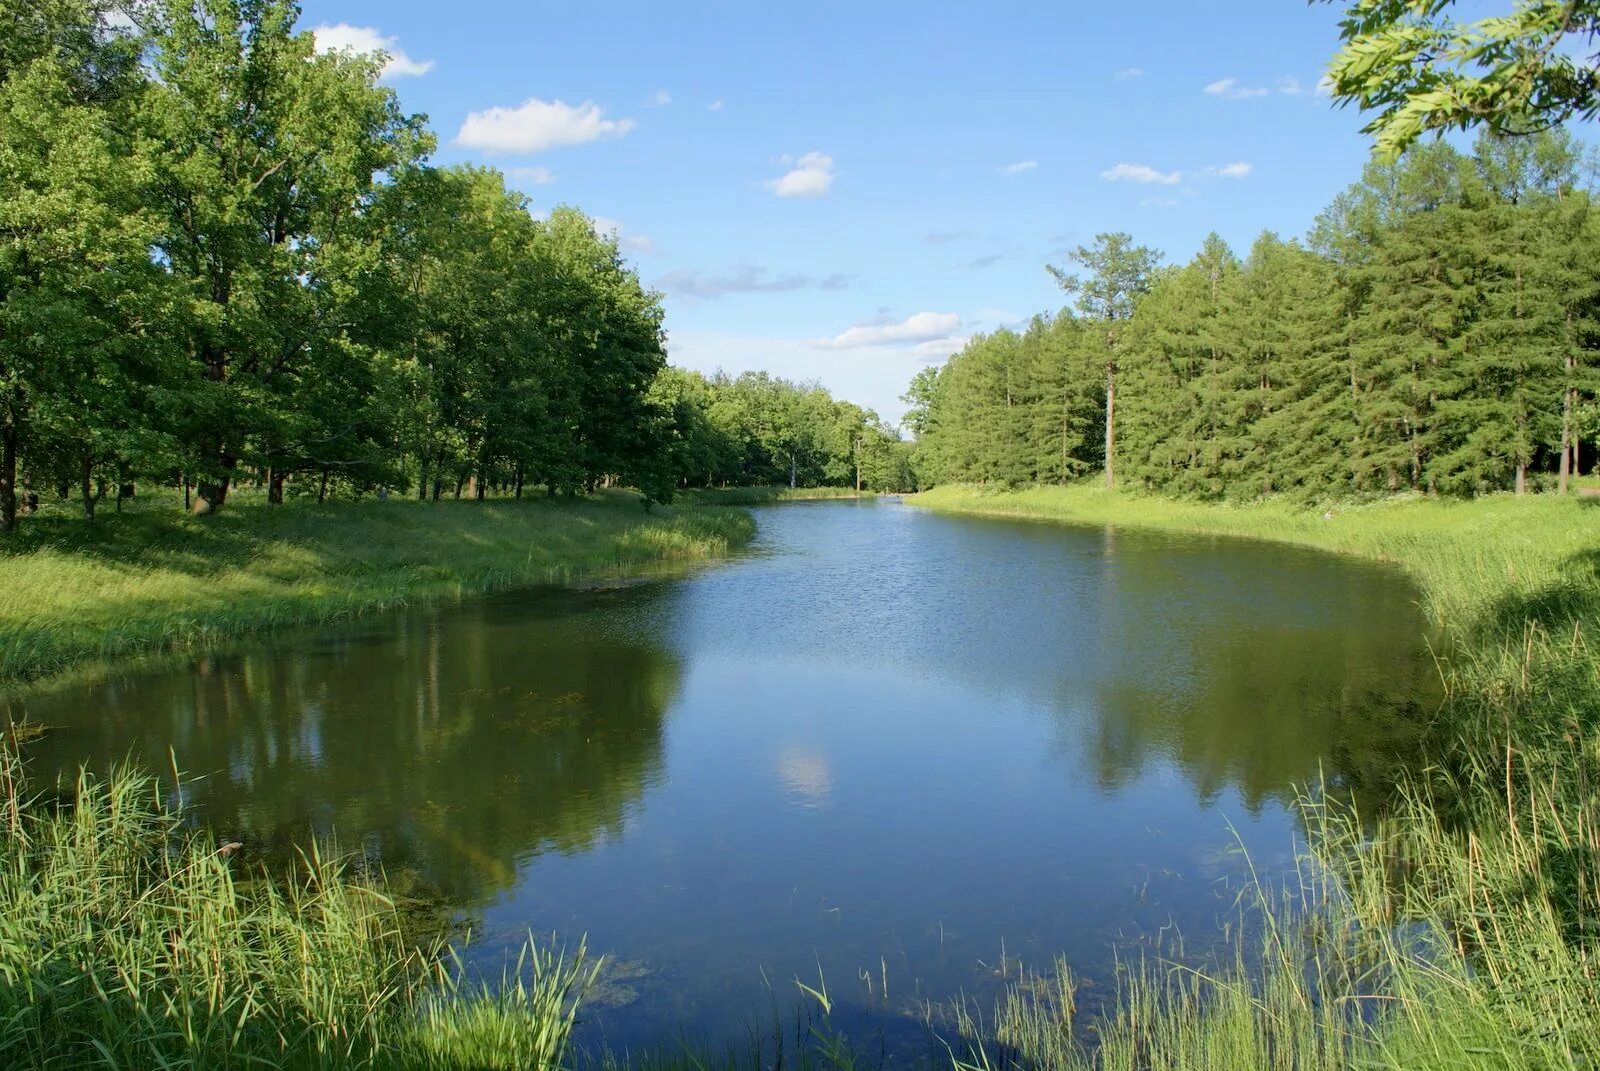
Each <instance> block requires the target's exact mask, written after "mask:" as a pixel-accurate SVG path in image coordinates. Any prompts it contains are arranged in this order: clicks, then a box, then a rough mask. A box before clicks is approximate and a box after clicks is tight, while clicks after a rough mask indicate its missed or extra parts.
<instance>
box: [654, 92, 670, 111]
mask: <svg viewBox="0 0 1600 1071" xmlns="http://www.w3.org/2000/svg"><path fill="white" fill-rule="evenodd" d="M651 100H652V101H654V103H655V106H656V107H657V108H660V107H664V106H666V105H668V104H671V103H672V94H671V93H669V92H668V91H667V90H665V89H658V90H656V95H655V96H654V97H652V98H651Z"/></svg>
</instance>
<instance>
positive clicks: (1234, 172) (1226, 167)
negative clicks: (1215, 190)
mask: <svg viewBox="0 0 1600 1071" xmlns="http://www.w3.org/2000/svg"><path fill="white" fill-rule="evenodd" d="M1253 170H1254V168H1253V167H1252V166H1251V165H1250V164H1248V163H1246V162H1245V161H1243V160H1239V161H1236V162H1234V163H1231V164H1220V165H1217V166H1214V167H1208V168H1206V174H1208V175H1214V176H1216V177H1217V178H1244V177H1245V176H1246V175H1248V174H1250V172H1251V171H1253Z"/></svg>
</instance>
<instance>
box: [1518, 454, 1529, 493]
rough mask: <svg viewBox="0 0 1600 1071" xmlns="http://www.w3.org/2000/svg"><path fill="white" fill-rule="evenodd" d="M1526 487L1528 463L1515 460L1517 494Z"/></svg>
mask: <svg viewBox="0 0 1600 1071" xmlns="http://www.w3.org/2000/svg"><path fill="white" fill-rule="evenodd" d="M1527 489H1528V463H1527V462H1526V461H1518V462H1517V494H1519V495H1520V494H1522V493H1523V492H1524V491H1526V490H1527Z"/></svg>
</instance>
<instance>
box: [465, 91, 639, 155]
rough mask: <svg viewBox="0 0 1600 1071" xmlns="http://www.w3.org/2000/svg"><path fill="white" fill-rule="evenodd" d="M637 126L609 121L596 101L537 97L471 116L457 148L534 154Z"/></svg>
mask: <svg viewBox="0 0 1600 1071" xmlns="http://www.w3.org/2000/svg"><path fill="white" fill-rule="evenodd" d="M634 125H635V124H634V121H633V120H632V119H607V118H606V117H605V111H604V110H603V109H602V108H601V107H600V106H599V105H598V104H595V103H594V102H593V101H587V100H586V101H584V102H583V103H582V104H579V105H571V104H564V103H562V102H561V101H559V100H539V99H538V98H537V97H535V98H532V99H530V100H527V101H524V102H523V103H522V104H520V105H518V106H517V107H515V108H500V107H495V108H486V109H484V110H483V111H481V112H470V113H468V115H467V118H466V119H465V121H463V122H462V124H461V130H460V131H459V132H458V133H457V134H456V144H458V145H465V146H467V147H468V148H472V149H483V150H484V151H486V152H517V153H535V152H543V151H544V150H546V149H554V148H558V147H559V146H562V145H582V144H584V143H585V142H590V141H599V140H600V139H601V138H620V137H622V135H624V134H626V133H627V132H628V131H630V130H632V129H633V128H634Z"/></svg>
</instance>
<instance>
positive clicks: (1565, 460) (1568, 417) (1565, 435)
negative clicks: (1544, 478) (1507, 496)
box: [1556, 312, 1577, 495]
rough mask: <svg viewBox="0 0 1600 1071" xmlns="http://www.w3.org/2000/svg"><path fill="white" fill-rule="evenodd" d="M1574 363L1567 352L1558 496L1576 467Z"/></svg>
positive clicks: (1569, 319) (1562, 405)
mask: <svg viewBox="0 0 1600 1071" xmlns="http://www.w3.org/2000/svg"><path fill="white" fill-rule="evenodd" d="M1567 328H1568V330H1569V331H1570V330H1571V328H1572V313H1570V312H1568V313H1567ZM1576 363H1577V358H1576V357H1575V356H1574V355H1573V354H1572V353H1570V352H1569V353H1568V354H1567V389H1566V390H1565V391H1564V392H1562V395H1561V476H1560V478H1559V480H1558V481H1557V487H1556V493H1557V494H1560V495H1565V494H1566V493H1567V481H1568V479H1570V478H1571V476H1572V475H1573V472H1572V470H1573V469H1574V468H1576V467H1577V466H1576V459H1575V458H1574V457H1573V456H1572V455H1573V452H1574V450H1573V441H1572V403H1573V401H1574V398H1573V395H1574V394H1576V393H1577V392H1576V391H1575V390H1574V389H1573V387H1572V373H1573V367H1574V365H1576Z"/></svg>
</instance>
